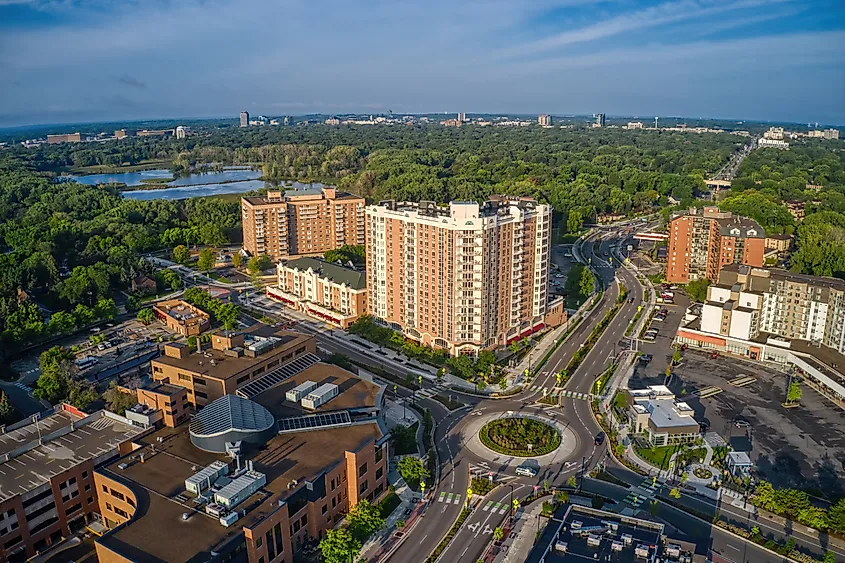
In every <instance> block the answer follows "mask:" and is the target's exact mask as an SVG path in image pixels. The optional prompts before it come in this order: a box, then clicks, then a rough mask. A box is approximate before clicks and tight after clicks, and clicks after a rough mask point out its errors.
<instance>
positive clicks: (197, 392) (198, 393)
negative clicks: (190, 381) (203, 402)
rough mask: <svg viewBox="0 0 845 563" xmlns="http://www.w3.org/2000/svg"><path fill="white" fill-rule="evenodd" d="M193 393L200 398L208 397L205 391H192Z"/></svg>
mask: <svg viewBox="0 0 845 563" xmlns="http://www.w3.org/2000/svg"><path fill="white" fill-rule="evenodd" d="M194 395H196V396H197V397H199V398H201V399H208V394H207V393H203V392H201V391H195V392H194Z"/></svg>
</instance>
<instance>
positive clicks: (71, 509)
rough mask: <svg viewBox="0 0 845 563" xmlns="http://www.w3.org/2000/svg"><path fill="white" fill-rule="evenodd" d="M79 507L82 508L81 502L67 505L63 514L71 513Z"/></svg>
mask: <svg viewBox="0 0 845 563" xmlns="http://www.w3.org/2000/svg"><path fill="white" fill-rule="evenodd" d="M81 508H82V503H81V502H77V503H76V504H72V505H70V506H69V507H67V510H65V514H73V513H74V512H76V511H77V510H80V509H81Z"/></svg>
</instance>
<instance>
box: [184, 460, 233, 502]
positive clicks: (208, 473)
mask: <svg viewBox="0 0 845 563" xmlns="http://www.w3.org/2000/svg"><path fill="white" fill-rule="evenodd" d="M228 473H229V466H228V465H227V464H226V463H224V462H222V461H219V460H218V461H215V462H212V463H211V465H209V466H208V467H204V468H203V469H200V470H199V472H197V473H195V474H193V475H191V476H190V477H188V478H187V479H185V489H187V490H188V492H191V493H194V494H195V495H198V494H200V493H201V492H203V491H204V490H206V489H210V488H211V484H212V483H214V482H215V481H216V480H217V479H218V478H220V477H222V476H223V475H227V474H228Z"/></svg>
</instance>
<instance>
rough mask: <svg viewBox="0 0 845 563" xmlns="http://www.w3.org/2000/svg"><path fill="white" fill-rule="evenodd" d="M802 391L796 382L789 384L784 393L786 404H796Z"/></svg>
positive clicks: (799, 384)
mask: <svg viewBox="0 0 845 563" xmlns="http://www.w3.org/2000/svg"><path fill="white" fill-rule="evenodd" d="M802 393H803V391H802V389H801V383H799V382H798V381H792V383H790V384H789V389H788V390H787V392H786V402H787V403H789V404H792V403H795V402H798V401H799V400H801V395H802Z"/></svg>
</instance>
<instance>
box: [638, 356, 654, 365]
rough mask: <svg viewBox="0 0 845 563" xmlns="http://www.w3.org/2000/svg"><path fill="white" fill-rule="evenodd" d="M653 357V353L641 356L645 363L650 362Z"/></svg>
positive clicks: (642, 361)
mask: <svg viewBox="0 0 845 563" xmlns="http://www.w3.org/2000/svg"><path fill="white" fill-rule="evenodd" d="M653 358H654V356H652V355H651V354H643V355H642V356H640V362H641V363H643V364H647V363H650V362H651V360H652V359H653Z"/></svg>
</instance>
